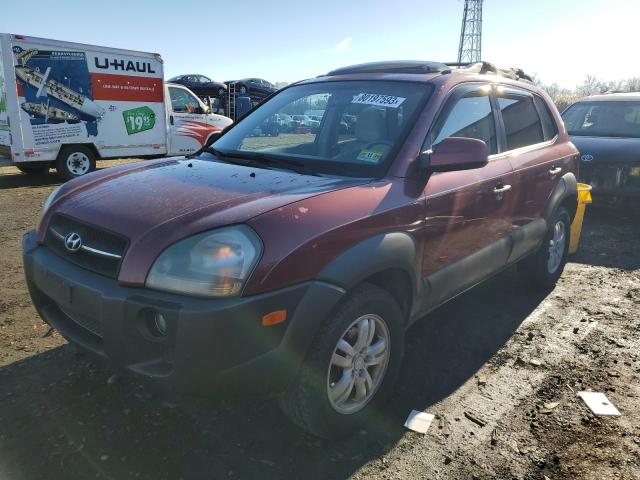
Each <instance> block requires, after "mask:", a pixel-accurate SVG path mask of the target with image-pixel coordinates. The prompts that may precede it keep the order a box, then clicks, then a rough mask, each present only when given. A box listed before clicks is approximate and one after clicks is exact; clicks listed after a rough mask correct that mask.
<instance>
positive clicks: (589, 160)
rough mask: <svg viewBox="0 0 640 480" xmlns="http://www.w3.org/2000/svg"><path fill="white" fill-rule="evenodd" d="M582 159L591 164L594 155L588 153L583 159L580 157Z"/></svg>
mask: <svg viewBox="0 0 640 480" xmlns="http://www.w3.org/2000/svg"><path fill="white" fill-rule="evenodd" d="M580 159H581V160H582V161H583V162H591V161H593V155H589V154H588V153H587V154H586V155H582V157H580Z"/></svg>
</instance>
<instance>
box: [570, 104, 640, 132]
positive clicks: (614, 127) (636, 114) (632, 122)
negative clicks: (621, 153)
mask: <svg viewBox="0 0 640 480" xmlns="http://www.w3.org/2000/svg"><path fill="white" fill-rule="evenodd" d="M562 118H563V120H564V122H565V125H566V127H567V131H568V132H569V135H577V136H580V135H582V136H592V137H633V138H640V102H634V101H629V102H624V101H610V102H602V101H599V102H579V103H576V104H574V105H573V106H571V107H569V108H568V109H567V110H566V111H565V112H564V113H563V115H562Z"/></svg>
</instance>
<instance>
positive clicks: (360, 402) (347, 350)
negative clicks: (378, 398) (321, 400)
mask: <svg viewBox="0 0 640 480" xmlns="http://www.w3.org/2000/svg"><path fill="white" fill-rule="evenodd" d="M389 356H390V335H389V329H388V327H387V325H386V323H385V322H384V320H383V319H382V318H381V317H380V316H378V315H373V314H368V315H363V316H361V317H359V318H358V319H356V320H355V321H354V322H353V323H352V324H351V325H350V326H349V328H347V329H346V330H345V331H344V333H343V334H342V335H341V337H340V340H338V343H337V345H336V347H335V349H334V351H333V354H332V356H331V363H330V365H329V371H328V373H327V394H328V397H329V402H330V404H331V406H332V407H333V409H334V410H335V411H336V412H338V413H341V414H352V413H356V412H358V411H360V410H362V409H363V408H364V407H365V405H367V403H369V401H370V400H371V398H373V396H374V394H375V393H376V391H377V390H378V388H379V387H380V384H381V383H382V380H383V378H384V375H385V372H386V369H387V365H388V363H389Z"/></svg>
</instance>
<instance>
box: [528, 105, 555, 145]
mask: <svg viewBox="0 0 640 480" xmlns="http://www.w3.org/2000/svg"><path fill="white" fill-rule="evenodd" d="M533 98H534V101H535V102H536V106H537V107H538V113H539V114H540V120H542V129H543V130H544V139H545V140H551V139H552V138H553V137H555V136H556V135H557V134H558V125H556V121H555V120H554V119H553V115H551V112H550V111H549V107H548V106H547V102H545V101H544V100H543V99H542V98H540V97H538V96H534V97H533Z"/></svg>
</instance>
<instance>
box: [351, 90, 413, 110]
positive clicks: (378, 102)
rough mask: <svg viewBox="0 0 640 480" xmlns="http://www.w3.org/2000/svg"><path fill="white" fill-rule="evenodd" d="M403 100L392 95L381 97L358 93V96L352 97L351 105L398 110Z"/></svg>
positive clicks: (376, 94)
mask: <svg viewBox="0 0 640 480" xmlns="http://www.w3.org/2000/svg"><path fill="white" fill-rule="evenodd" d="M405 100H406V98H405V97H396V96H394V95H381V94H379V93H359V94H358V95H356V96H355V97H353V100H351V103H360V104H363V105H374V106H376V107H390V108H398V107H399V106H400V105H401V104H402V102H404V101H405Z"/></svg>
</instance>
